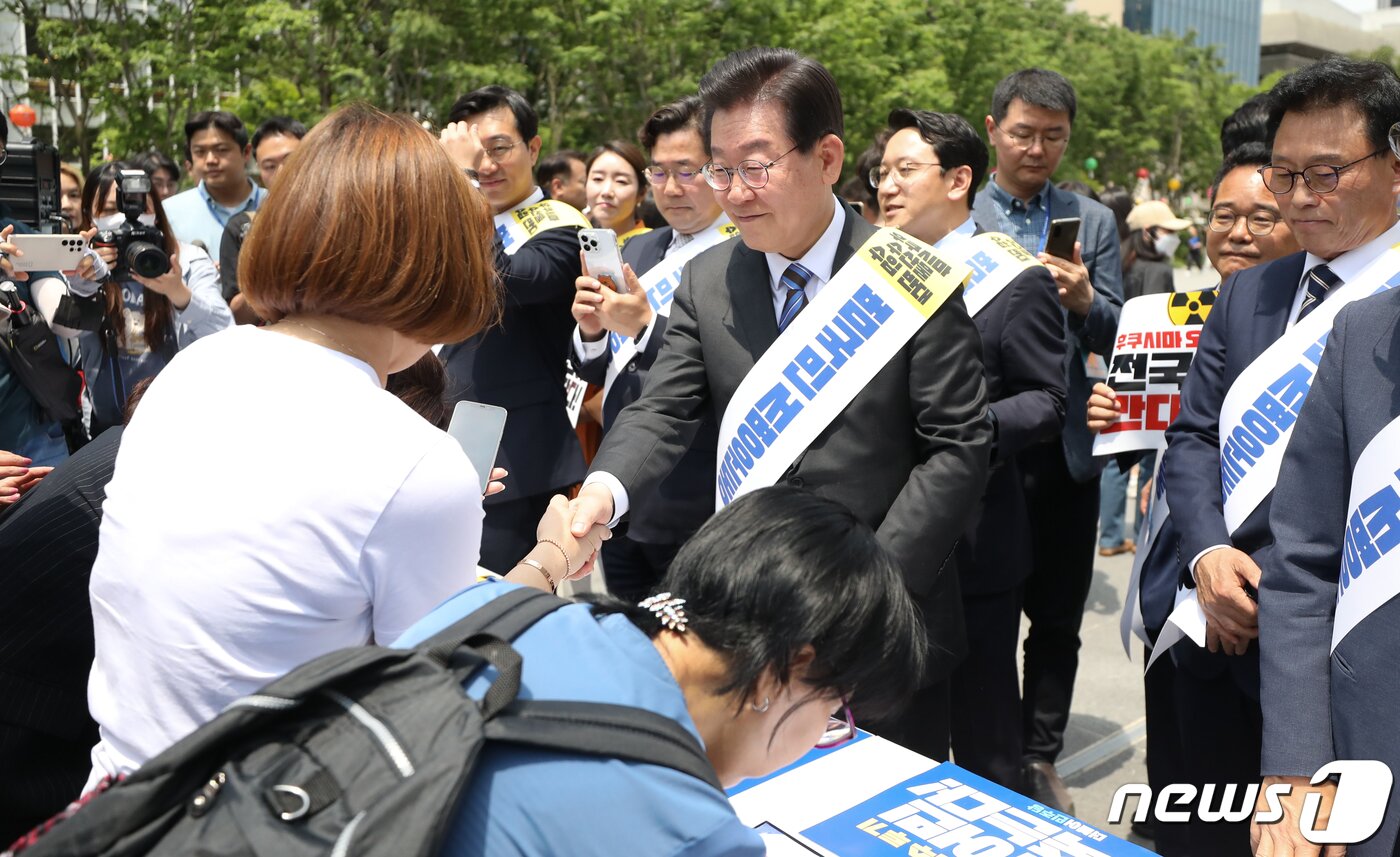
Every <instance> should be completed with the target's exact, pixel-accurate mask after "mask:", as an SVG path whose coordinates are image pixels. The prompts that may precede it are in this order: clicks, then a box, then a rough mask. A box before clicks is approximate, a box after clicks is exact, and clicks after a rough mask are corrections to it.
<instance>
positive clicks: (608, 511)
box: [506, 485, 612, 592]
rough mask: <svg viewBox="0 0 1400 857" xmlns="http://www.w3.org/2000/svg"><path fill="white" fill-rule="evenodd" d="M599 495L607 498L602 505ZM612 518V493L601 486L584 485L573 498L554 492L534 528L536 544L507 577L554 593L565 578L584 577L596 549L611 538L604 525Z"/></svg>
mask: <svg viewBox="0 0 1400 857" xmlns="http://www.w3.org/2000/svg"><path fill="white" fill-rule="evenodd" d="M599 495H601V497H603V498H606V507H605V508H604V507H603V504H602V503H601V502H600V497H599ZM600 516H603V517H601V519H599V518H600ZM611 518H612V495H611V493H610V492H609V491H608V490H607V489H606V488H605V487H604V486H602V485H589V486H586V487H585V488H584V489H583V491H581V492H579V497H578V499H575V500H566V499H565V498H564V497H563V496H562V495H555V496H554V497H553V498H551V499H550V501H549V508H548V509H547V510H545V513H544V517H542V518H540V523H539V526H537V527H536V528H535V539H536V543H535V547H534V548H533V549H532V550H531V551H530V552H529V553H528V554H526V555H525V557H524V559H522V560H520V562H518V563H516V566H515V568H513V569H511V571H510V573H509V574H507V575H506V579H507V580H509V581H511V582H512V583H522V584H525V585H527V586H534V587H535V588H537V589H547V590H549V591H550V592H556V591H558V589H559V584H561V583H563V582H564V581H565V580H578V579H580V578H582V577H587V576H588V574H589V573H590V572H592V571H593V566H594V564H595V563H596V562H597V560H598V550H599V548H601V547H602V545H603V542H605V541H607V540H608V539H609V538H612V531H611V530H610V529H608V527H607V522H608V521H609V520H611Z"/></svg>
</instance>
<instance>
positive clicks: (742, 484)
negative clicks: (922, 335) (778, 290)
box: [715, 229, 971, 509]
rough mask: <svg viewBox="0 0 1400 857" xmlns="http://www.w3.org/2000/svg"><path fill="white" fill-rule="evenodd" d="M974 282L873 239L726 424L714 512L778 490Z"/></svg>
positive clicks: (790, 333)
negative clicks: (801, 458)
mask: <svg viewBox="0 0 1400 857" xmlns="http://www.w3.org/2000/svg"><path fill="white" fill-rule="evenodd" d="M969 273H971V271H970V269H969V268H968V266H966V265H964V264H962V263H960V262H957V261H954V260H951V259H948V258H945V257H943V256H942V255H941V254H939V252H938V251H936V250H934V249H933V248H932V247H930V246H928V245H927V244H925V243H923V242H922V241H919V240H918V239H916V238H911V237H910V236H908V235H906V234H905V233H903V232H900V231H899V230H897V229H881V230H880V231H879V232H877V233H875V235H874V236H873V237H871V239H870V240H869V241H867V242H866V243H865V245H864V246H863V247H861V248H860V250H858V251H857V252H856V254H855V255H854V256H852V257H851V260H850V261H849V262H847V263H846V264H845V265H843V266H842V267H841V270H840V271H838V272H837V273H836V274H835V275H834V276H833V277H832V278H831V282H829V283H827V284H826V286H825V287H823V288H822V290H821V291H820V292H819V293H818V294H817V297H816V298H815V299H814V300H813V301H812V302H811V304H810V305H809V306H808V307H807V308H806V309H804V310H803V311H802V312H801V314H799V315H798V316H797V318H796V319H794V320H793V321H792V323H791V324H789V325H788V328H787V330H785V331H783V333H782V335H780V336H779V337H778V339H777V341H775V342H774V343H773V344H772V345H771V346H769V348H768V350H767V351H765V352H764V353H763V356H762V357H760V358H759V360H758V362H757V363H756V364H755V365H754V367H753V368H752V369H750V370H749V373H748V374H747V375H746V376H745V377H744V380H743V382H742V383H740V385H739V389H738V390H736V391H735V393H734V397H733V399H731V400H730V402H729V407H728V408H726V409H725V412H724V416H723V418H722V419H721V421H720V430H719V455H718V461H717V464H716V468H715V469H716V471H717V472H716V491H715V507H716V508H717V509H722V508H724V507H725V506H726V505H728V504H729V503H730V502H732V501H733V500H734V499H735V498H736V497H740V496H742V495H744V494H746V493H748V492H750V491H753V490H756V489H758V488H762V487H764V486H767V485H772V484H773V483H775V482H777V481H778V479H779V477H781V476H782V475H783V473H784V471H786V470H787V468H788V466H789V465H791V464H792V462H793V461H795V460H796V459H797V457H798V455H800V454H801V453H802V450H804V449H806V448H807V446H808V444H810V443H811V442H812V441H813V440H815V439H816V437H817V435H819V434H821V433H822V431H823V430H824V429H825V428H826V427H827V426H828V425H830V424H831V421H832V420H834V419H835V418H836V416H837V415H838V414H840V413H841V412H842V411H843V410H845V408H846V405H848V404H850V402H851V400H852V399H854V398H855V397H856V394H858V393H859V392H860V391H861V390H862V389H863V388H864V387H865V385H866V384H867V383H868V382H869V381H870V379H871V378H873V377H875V375H876V374H877V373H878V372H879V371H880V370H881V369H883V368H884V367H885V365H886V364H887V363H889V361H890V359H891V358H893V357H894V355H895V354H897V353H898V352H899V350H900V349H902V348H903V347H904V345H905V343H907V342H908V341H909V340H910V339H911V338H913V336H914V334H916V333H918V331H919V328H921V327H923V325H924V322H925V321H927V320H928V318H929V316H931V315H933V313H934V311H935V310H937V309H938V308H939V307H940V306H942V304H943V301H945V300H947V298H948V296H949V295H950V294H952V293H953V291H954V290H955V289H957V288H959V287H961V286H962V284H963V281H964V280H966V279H967V277H968V275H969Z"/></svg>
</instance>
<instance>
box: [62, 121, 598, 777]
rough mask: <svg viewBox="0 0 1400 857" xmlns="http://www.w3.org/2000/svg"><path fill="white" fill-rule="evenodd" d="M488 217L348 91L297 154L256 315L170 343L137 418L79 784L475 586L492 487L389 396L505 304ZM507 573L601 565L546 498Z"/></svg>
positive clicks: (114, 524)
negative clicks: (540, 517)
mask: <svg viewBox="0 0 1400 857" xmlns="http://www.w3.org/2000/svg"><path fill="white" fill-rule="evenodd" d="M492 234H493V230H492V229H491V220H490V215H489V213H488V211H487V208H486V206H485V204H484V203H483V200H482V198H481V196H480V195H479V194H478V193H477V192H476V191H475V190H473V188H472V187H471V184H470V183H469V182H468V180H467V178H466V176H464V175H463V174H462V171H461V170H460V169H458V168H457V167H456V166H455V165H454V164H453V163H452V160H451V159H450V158H449V157H448V156H447V154H446V153H445V152H444V151H443V150H442V148H441V146H439V145H438V143H437V141H436V140H434V139H433V138H432V136H431V135H429V134H428V133H427V132H426V131H424V130H423V129H422V128H421V127H420V126H419V125H418V124H417V123H415V122H414V121H413V119H412V118H410V117H407V116H395V115H389V114H385V113H382V112H380V111H378V110H375V109H373V108H371V107H367V106H362V105H352V106H349V107H344V108H341V109H340V110H337V111H336V112H334V113H332V114H331V115H330V116H328V117H326V118H325V119H324V120H323V121H322V122H321V123H320V124H319V125H317V126H316V128H315V129H313V130H312V131H311V133H310V134H308V135H307V137H306V139H305V141H304V142H303V143H302V145H301V147H300V148H299V149H298V150H297V151H296V152H294V153H293V154H292V155H291V157H290V158H288V160H287V163H286V165H285V166H284V167H283V168H282V172H281V173H279V178H278V192H277V193H275V194H273V195H272V196H270V197H269V198H268V201H267V202H266V204H265V205H264V206H263V208H262V210H261V211H260V212H259V214H258V227H257V228H256V229H254V230H253V231H252V232H251V233H250V235H249V238H248V242H247V243H246V244H245V245H244V247H243V250H242V253H241V255H240V258H239V280H240V284H241V287H242V292H243V294H244V295H245V296H246V298H247V299H248V302H249V304H250V305H251V306H252V307H253V309H254V310H256V311H257V314H258V316H259V317H260V318H263V319H265V320H267V321H268V323H269V324H268V326H267V327H265V328H260V327H253V326H249V325H244V326H240V327H235V328H232V329H230V330H227V331H224V332H222V333H220V334H218V335H217V336H211V337H208V338H207V339H205V340H204V341H202V342H199V343H197V344H196V345H195V346H194V347H192V348H190V349H188V350H186V351H185V352H184V353H182V354H180V355H178V356H177V357H176V359H175V360H174V361H172V362H171V364H170V365H169V366H168V367H167V368H166V370H165V371H164V372H162V373H161V375H160V377H158V378H157V379H156V380H155V382H154V383H153V384H152V385H151V387H150V389H149V390H148V391H147V393H146V396H145V398H144V399H143V400H142V403H141V409H140V410H139V411H138V412H137V413H136V415H135V417H134V418H133V419H132V421H131V424H130V425H129V426H128V427H127V429H126V432H125V435H124V437H123V440H122V449H121V454H120V456H119V458H118V460H117V466H116V472H115V474H114V476H113V478H112V481H111V483H110V484H109V487H108V492H107V502H106V505H105V508H104V515H103V521H102V530H101V546H100V549H99V551H98V556H97V561H96V563H95V565H94V567H93V571H92V581H91V590H90V592H91V601H92V608H93V628H94V632H95V633H94V637H95V643H96V659H95V661H94V663H93V668H92V674H91V679H90V681H89V692H88V699H89V705H90V708H91V711H92V714H93V717H94V719H95V720H96V721H97V722H98V724H99V725H100V727H101V741H100V742H99V743H98V744H97V746H96V747H95V748H94V749H93V754H92V756H93V764H94V768H93V773H92V776H91V778H90V780H89V783H88V786H89V788H91V787H92V786H94V785H96V784H97V783H98V782H99V781H100V780H101V779H102V778H103V777H107V776H113V775H118V774H121V773H124V772H127V771H131V770H133V769H135V768H136V767H139V766H140V765H141V764H142V763H143V762H144V761H145V760H146V759H148V758H150V757H151V756H153V755H154V754H156V753H158V752H160V751H161V750H163V749H164V748H165V747H166V746H168V745H169V744H171V743H173V742H174V741H176V740H178V739H179V738H181V737H183V736H184V735H186V734H188V733H189V732H191V731H193V730H194V729H195V728H196V727H198V726H200V725H201V724H202V723H204V722H206V721H207V720H209V719H211V718H213V716H214V715H215V714H217V713H218V712H219V711H220V710H222V709H223V708H224V706H226V705H227V704H228V703H229V702H231V701H233V700H234V699H237V698H239V697H241V696H244V695H246V694H250V693H253V692H254V691H256V690H257V689H258V688H260V687H261V686H263V685H264V684H266V683H267V682H268V681H270V680H272V679H274V678H276V677H278V676H281V675H283V674H284V673H286V672H288V671H290V670H291V669H292V668H293V667H295V666H297V665H299V664H301V663H304V662H305V661H307V660H310V659H312V658H314V657H317V656H319V655H322V654H325V653H327V652H330V651H334V650H336V649H340V648H345V647H347V646H354V645H363V644H365V643H367V642H369V641H370V640H376V641H379V642H383V643H388V642H390V641H392V640H394V639H395V638H397V637H398V636H399V635H400V634H401V633H402V632H403V631H404V629H406V628H408V627H409V626H410V625H411V624H413V623H414V622H415V621H416V620H417V619H419V618H420V617H421V616H423V615H424V614H425V613H427V612H428V611H429V610H431V609H432V608H433V607H434V606H435V605H437V604H438V603H440V602H441V601H442V600H443V599H444V598H446V597H448V596H449V595H451V594H452V593H454V592H456V591H457V590H459V589H462V588H464V587H465V586H467V585H468V584H470V583H472V582H473V581H474V579H475V566H476V561H477V554H478V549H479V546H480V539H481V519H482V510H481V496H482V490H483V488H484V487H485V486H482V485H480V484H479V483H478V480H477V477H476V472H475V470H474V468H473V467H472V465H471V464H470V463H469V462H468V460H467V458H466V455H465V454H464V453H463V452H462V449H461V447H460V446H459V445H458V444H457V442H456V441H454V440H453V439H452V438H451V437H449V436H448V435H446V434H445V433H443V432H442V431H441V430H439V429H437V428H435V427H434V426H431V425H429V424H428V423H427V422H425V421H424V420H423V419H422V418H421V417H419V416H418V415H417V414H415V413H414V412H413V411H412V410H410V409H409V408H408V406H407V405H405V404H404V403H403V402H401V401H399V400H398V399H397V398H395V397H394V396H393V395H392V394H390V393H389V392H387V391H386V390H385V389H384V383H385V379H386V378H387V376H388V375H390V374H392V373H394V372H397V371H400V370H402V369H405V368H407V367H409V366H411V365H413V364H414V363H415V362H416V361H418V360H419V359H420V358H422V357H423V355H424V354H426V353H428V351H429V348H430V344H431V343H434V342H456V341H459V340H462V339H466V338H467V337H469V336H471V335H472V334H473V333H475V332H476V331H478V330H480V329H481V328H482V327H484V326H485V325H487V324H490V323H492V321H493V320H494V319H495V317H496V314H497V311H498V309H497V306H498V304H497V302H498V297H497V290H496V282H495V277H494V274H493V268H492V256H491V246H490V244H489V242H488V237H489V236H490V235H492ZM552 511H553V515H551V516H549V517H547V518H546V520H545V522H543V523H542V524H541V525H540V529H539V533H538V535H539V538H540V542H539V544H537V545H536V547H535V549H534V550H532V551H531V552H530V554H529V555H528V556H527V557H526V559H525V560H523V561H522V562H523V563H524V564H522V565H519V566H517V567H516V568H515V569H514V570H513V571H512V572H511V574H510V575H508V577H510V578H512V579H518V580H519V581H520V582H522V583H526V584H528V585H533V586H537V587H543V588H552V587H553V586H554V584H556V583H558V582H560V581H562V580H564V579H565V577H566V576H569V575H573V576H579V575H581V574H583V573H586V571H587V569H588V565H589V560H590V559H591V557H592V554H593V552H594V550H596V547H597V545H598V543H599V542H600V541H601V539H602V538H603V537H604V533H605V532H606V531H605V530H602V529H601V528H596V529H595V530H594V531H593V532H592V533H590V534H589V535H588V536H587V537H586V539H585V541H584V542H582V543H581V542H576V541H574V540H573V539H572V538H571V537H570V535H569V528H568V520H567V503H566V502H565V501H564V500H563V498H555V503H554V506H553V507H552Z"/></svg>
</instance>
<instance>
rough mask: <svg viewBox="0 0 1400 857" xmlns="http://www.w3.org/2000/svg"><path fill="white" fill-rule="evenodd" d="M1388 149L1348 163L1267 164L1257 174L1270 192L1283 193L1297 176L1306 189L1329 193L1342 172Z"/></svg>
mask: <svg viewBox="0 0 1400 857" xmlns="http://www.w3.org/2000/svg"><path fill="white" fill-rule="evenodd" d="M1388 151H1390V147H1389V146H1382V147H1380V148H1379V149H1377V150H1375V151H1374V152H1372V153H1371V154H1369V155H1366V156H1365V157H1361V158H1357V159H1356V160H1354V161H1352V162H1351V163H1349V164H1342V165H1341V166H1337V165H1336V164H1310V165H1308V166H1306V167H1303V168H1302V169H1301V170H1290V169H1288V168H1287V167H1276V166H1274V165H1273V164H1269V165H1268V166H1267V167H1260V168H1259V170H1258V172H1259V175H1260V176H1262V177H1263V179H1264V187H1266V188H1268V189H1269V192H1270V193H1276V194H1285V193H1290V192H1292V190H1293V185H1294V183H1296V182H1297V180H1298V177H1299V176H1302V177H1303V184H1305V185H1307V186H1308V190H1310V191H1312V192H1313V193H1331V192H1332V191H1334V190H1336V189H1337V183H1338V182H1339V181H1341V178H1342V173H1344V172H1346V171H1347V170H1349V169H1351V168H1352V167H1354V166H1356V165H1357V164H1359V163H1362V162H1363V161H1369V160H1371V159H1372V158H1374V157H1375V156H1376V155H1379V154H1381V153H1382V152H1388Z"/></svg>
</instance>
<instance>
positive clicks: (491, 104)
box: [447, 84, 540, 143]
mask: <svg viewBox="0 0 1400 857" xmlns="http://www.w3.org/2000/svg"><path fill="white" fill-rule="evenodd" d="M497 107H507V108H509V109H510V112H511V114H512V115H513V116H515V128H516V130H518V131H519V132H520V137H521V139H523V140H524V141H525V142H526V143H529V142H530V141H531V140H533V139H535V136H536V135H537V134H539V132H540V117H539V115H538V114H537V113H535V108H533V107H531V106H530V102H528V101H526V100H525V96H523V95H521V94H520V93H518V92H516V91H515V90H513V89H511V88H509V87H506V86H496V85H494V84H493V85H491V86H483V87H481V88H480V89H473V90H472V91H471V92H468V93H467V94H466V95H463V96H462V97H461V98H459V99H457V101H456V102H455V103H454V104H453V105H452V109H451V110H448V111H447V121H448V122H461V121H462V120H464V119H466V118H467V117H468V116H478V115H480V114H482V113H485V112H486V111H488V110H495V109H496V108H497Z"/></svg>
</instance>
